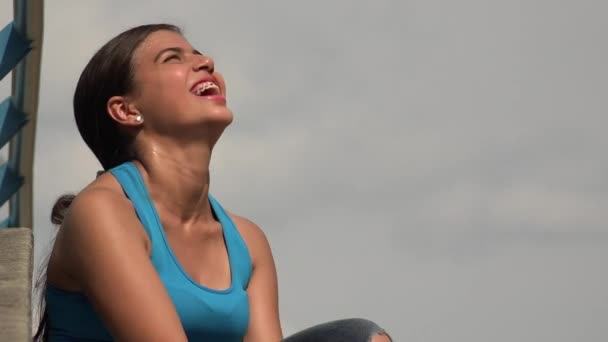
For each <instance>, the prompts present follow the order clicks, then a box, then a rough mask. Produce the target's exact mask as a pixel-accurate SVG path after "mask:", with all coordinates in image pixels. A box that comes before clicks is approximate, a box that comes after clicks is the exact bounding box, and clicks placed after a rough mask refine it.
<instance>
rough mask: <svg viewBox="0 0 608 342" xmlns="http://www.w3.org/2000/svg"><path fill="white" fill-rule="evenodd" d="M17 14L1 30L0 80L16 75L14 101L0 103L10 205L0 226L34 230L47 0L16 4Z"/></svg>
mask: <svg viewBox="0 0 608 342" xmlns="http://www.w3.org/2000/svg"><path fill="white" fill-rule="evenodd" d="M13 12H14V20H13V22H11V23H8V24H7V25H6V26H4V28H3V29H2V31H0V80H2V79H4V77H5V76H7V75H8V74H9V73H10V72H11V71H12V91H11V96H9V97H8V98H6V99H3V100H2V102H0V147H4V146H5V145H6V144H9V158H8V161H7V162H5V163H4V164H3V165H1V166H0V205H4V204H5V203H6V202H7V201H10V202H9V215H8V217H6V218H0V221H1V223H0V227H30V228H31V227H32V223H33V222H32V176H33V166H34V163H33V161H34V142H35V134H36V116H37V111H38V91H39V82H40V59H41V52H42V33H43V0H13Z"/></svg>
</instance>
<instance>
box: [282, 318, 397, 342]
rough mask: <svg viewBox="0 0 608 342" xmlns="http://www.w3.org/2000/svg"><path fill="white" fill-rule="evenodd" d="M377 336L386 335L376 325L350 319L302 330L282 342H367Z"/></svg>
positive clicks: (363, 320)
mask: <svg viewBox="0 0 608 342" xmlns="http://www.w3.org/2000/svg"><path fill="white" fill-rule="evenodd" d="M378 334H385V335H387V336H388V334H386V332H385V331H384V330H383V329H382V328H380V327H379V326H378V325H377V324H376V323H374V322H372V321H368V320H366V319H360V318H351V319H343V320H339V321H332V322H328V323H324V324H319V325H316V326H314V327H311V328H308V329H305V330H302V331H300V332H298V333H296V334H294V335H291V336H289V337H287V338H285V339H284V340H283V342H368V341H371V338H372V337H373V336H375V335H378Z"/></svg>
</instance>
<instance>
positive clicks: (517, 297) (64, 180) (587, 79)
mask: <svg viewBox="0 0 608 342" xmlns="http://www.w3.org/2000/svg"><path fill="white" fill-rule="evenodd" d="M118 4H119V2H118V1H107V2H101V1H97V2H95V1H93V2H90V1H89V2H87V3H86V4H85V3H84V2H83V3H80V2H78V3H72V2H69V3H68V2H65V1H64V2H55V3H54V4H53V6H47V8H46V16H45V44H44V52H43V72H42V88H41V102H40V113H39V116H40V121H39V128H38V132H39V135H38V137H37V147H36V148H37V150H36V151H37V155H36V171H35V177H36V179H35V198H36V202H35V211H36V217H35V229H36V234H37V235H36V236H37V258H39V257H40V256H41V255H42V254H43V253H42V252H41V251H42V249H41V248H43V247H42V246H44V245H45V242H44V241H46V240H47V239H48V236H49V232H51V231H52V228H51V226H50V222H49V219H48V215H49V213H50V206H51V204H52V201H53V199H54V198H55V197H56V196H58V195H60V194H61V193H63V192H66V191H78V190H79V189H80V188H81V187H82V186H84V185H85V184H86V183H87V182H89V181H90V180H92V179H93V178H94V176H95V171H96V169H97V163H96V161H95V160H94V158H93V156H92V154H91V153H90V152H88V150H87V149H86V146H84V143H83V142H82V141H81V139H80V137H79V136H78V133H77V131H76V129H75V126H74V123H73V119H72V114H71V96H72V93H73V89H74V86H75V82H76V79H77V77H78V74H79V73H80V70H81V69H82V67H83V66H84V64H85V63H86V61H87V59H88V58H89V57H90V56H91V55H92V54H93V52H94V51H95V50H96V49H97V48H98V47H99V46H100V45H101V44H102V43H103V42H104V41H105V40H107V39H109V38H110V37H111V36H113V35H114V34H116V33H118V32H119V31H121V30H123V29H125V28H127V27H130V26H132V25H136V24H141V23H144V22H159V21H168V22H174V23H177V24H178V25H181V26H183V27H184V28H185V30H186V35H187V36H188V37H189V38H190V40H191V41H192V42H193V44H194V45H196V46H197V47H198V48H200V49H202V50H203V51H208V52H209V53H210V54H211V55H212V56H214V57H216V60H217V66H218V68H219V69H220V70H222V71H223V72H224V74H225V75H226V78H227V80H228V86H229V91H230V105H231V108H232V109H233V111H234V113H235V117H236V120H235V122H234V125H233V126H232V127H230V128H229V129H228V130H227V132H226V135H225V136H224V139H223V140H222V141H221V142H220V144H219V145H218V147H217V150H216V151H215V155H214V164H213V166H212V167H213V178H212V179H213V184H212V186H213V191H214V193H215V194H216V195H217V196H218V197H219V198H220V199H221V200H222V201H223V202H224V203H225V205H226V206H227V207H229V208H231V209H233V210H235V211H237V212H239V213H241V214H244V215H245V216H249V217H251V218H252V219H254V220H255V221H256V222H258V223H259V224H260V225H262V227H263V228H264V229H265V230H266V231H267V234H268V236H269V239H270V240H271V242H272V245H273V250H274V252H275V256H276V259H277V265H278V268H279V277H280V281H281V286H280V289H281V309H282V318H283V320H284V321H286V322H288V323H289V324H288V325H286V334H289V333H291V332H293V331H294V330H296V329H302V328H305V327H307V326H309V325H311V324H315V323H320V322H322V321H325V320H330V319H338V318H343V317H344V316H364V317H369V318H372V319H375V320H377V321H379V322H380V323H381V324H383V325H385V326H386V327H387V328H388V329H389V330H390V331H391V333H392V335H393V336H394V337H395V338H396V339H398V340H413V341H443V340H446V339H450V340H453V341H487V340H492V341H513V340H517V341H572V340H582V339H584V340H602V339H603V338H604V339H605V337H606V336H608V332H607V331H606V330H605V329H604V328H603V326H604V325H603V323H602V322H603V321H602V318H604V317H607V316H608V303H607V302H606V300H605V296H603V295H602V293H603V291H602V289H603V288H605V287H606V285H608V278H607V277H606V275H605V272H601V271H600V269H601V267H602V265H601V261H602V260H605V259H606V257H608V255H606V251H605V245H606V243H607V242H606V234H607V233H608V231H607V230H606V222H607V219H608V217H607V215H606V212H607V210H606V207H607V205H608V188H607V183H606V181H605V173H606V172H605V171H606V169H607V166H608V157H606V154H605V153H604V151H603V149H604V146H608V138H607V137H606V135H605V134H604V132H603V128H604V127H606V124H607V123H608V122H607V119H606V117H605V115H604V113H605V111H606V104H605V101H604V100H603V98H604V97H605V94H606V92H607V90H608V89H607V88H606V83H605V79H606V78H608V68H606V66H605V63H604V61H605V60H606V59H607V58H606V57H608V56H607V55H608V49H606V47H605V44H601V43H600V42H602V41H603V38H604V34H605V31H606V29H607V26H606V22H605V20H604V18H603V13H605V10H606V8H605V7H606V6H605V5H603V4H599V3H592V2H590V1H582V2H581V1H579V2H577V3H576V4H575V3H572V4H565V3H562V4H556V3H554V2H549V1H542V0H538V1H533V2H527V3H525V4H524V3H523V2H517V1H516V2H503V3H497V2H484V3H482V2H479V1H465V2H458V3H451V2H447V1H437V0H433V1H409V2H403V1H376V2H358V3H353V2H345V1H341V2H340V1H336V2H329V3H327V2H325V3H321V2H314V1H312V2H310V1H309V2H300V3H297V2H277V1H270V0H265V1H257V2H241V3H227V2H214V3H202V2H192V1H179V2H174V3H173V4H172V5H171V6H167V5H166V4H161V3H160V2H145V4H144V2H137V1H131V2H127V3H125V2H120V5H118ZM117 8H120V10H117ZM0 9H2V10H0V13H8V12H7V11H4V10H3V9H4V8H3V7H2V8H0ZM237 9H240V10H242V11H241V12H239V11H237ZM1 19H2V17H1V16H0V20H1ZM8 89H9V88H8V86H7V82H6V80H4V81H3V82H2V83H0V94H7V92H8Z"/></svg>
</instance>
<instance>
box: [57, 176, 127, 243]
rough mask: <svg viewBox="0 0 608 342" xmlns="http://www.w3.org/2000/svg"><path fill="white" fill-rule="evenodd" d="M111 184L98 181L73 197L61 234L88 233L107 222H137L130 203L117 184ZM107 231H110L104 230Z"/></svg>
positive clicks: (103, 180)
mask: <svg viewBox="0 0 608 342" xmlns="http://www.w3.org/2000/svg"><path fill="white" fill-rule="evenodd" d="M100 178H101V177H100ZM112 181H113V179H109V178H106V177H104V178H101V179H97V180H95V181H94V182H93V183H91V184H89V185H88V186H87V187H86V188H85V189H84V190H82V191H81V192H80V193H79V194H78V195H76V197H75V198H74V200H73V201H72V203H71V204H70V206H69V207H68V209H67V210H66V213H65V218H64V222H63V224H62V225H61V228H60V231H66V232H69V233H73V232H74V231H80V230H85V231H87V232H89V231H94V230H95V227H98V226H105V225H106V223H108V222H116V221H118V222H123V221H127V222H129V221H131V220H133V219H137V217H136V215H135V212H134V209H133V205H132V204H131V201H130V200H129V199H128V198H127V197H126V196H125V195H124V193H123V192H122V191H121V188H120V185H119V184H118V182H116V181H115V180H114V182H112ZM114 183H116V184H114ZM85 227H86V228H85ZM107 229H113V228H104V230H107Z"/></svg>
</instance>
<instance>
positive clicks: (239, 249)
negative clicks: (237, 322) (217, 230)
mask: <svg viewBox="0 0 608 342" xmlns="http://www.w3.org/2000/svg"><path fill="white" fill-rule="evenodd" d="M209 202H210V203H211V208H212V209H213V212H214V214H215V216H216V217H217V219H218V220H219V221H220V223H221V224H222V229H223V231H224V239H225V240H226V249H227V250H228V253H229V255H230V260H231V263H232V268H233V276H234V277H235V279H234V280H235V281H236V282H237V283H238V284H239V285H240V286H241V288H242V289H243V290H246V289H247V286H248V284H249V279H250V278H251V271H252V265H251V256H250V254H249V249H248V248H247V244H246V243H245V241H244V240H243V238H242V237H241V234H240V233H239V231H238V229H237V228H236V225H235V224H234V222H233V221H232V219H231V218H230V216H228V214H227V213H226V211H225V210H224V208H223V207H222V206H221V204H220V203H219V202H218V201H217V200H216V199H215V197H213V196H212V195H211V194H209Z"/></svg>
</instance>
